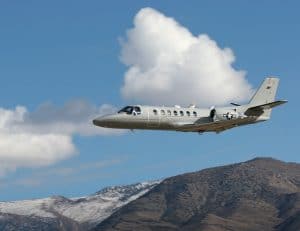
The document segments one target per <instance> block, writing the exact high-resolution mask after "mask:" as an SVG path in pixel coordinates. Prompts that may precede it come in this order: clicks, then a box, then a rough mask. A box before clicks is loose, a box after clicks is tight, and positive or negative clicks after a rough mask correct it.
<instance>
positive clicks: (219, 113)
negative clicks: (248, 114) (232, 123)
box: [210, 108, 243, 121]
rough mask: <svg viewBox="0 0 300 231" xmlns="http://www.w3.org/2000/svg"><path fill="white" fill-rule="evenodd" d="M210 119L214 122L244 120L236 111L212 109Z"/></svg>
mask: <svg viewBox="0 0 300 231" xmlns="http://www.w3.org/2000/svg"><path fill="white" fill-rule="evenodd" d="M210 117H211V118H212V119H213V121H220V120H232V119H238V118H242V117H243V116H242V115H241V114H240V113H238V112H237V111H236V110H235V109H215V108H213V109H211V111H210Z"/></svg>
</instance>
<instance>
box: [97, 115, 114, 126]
mask: <svg viewBox="0 0 300 231" xmlns="http://www.w3.org/2000/svg"><path fill="white" fill-rule="evenodd" d="M112 117H113V116H100V117H97V118H95V119H94V120H93V124H94V125H96V126H99V127H110V126H111V124H112V123H113V118H112Z"/></svg>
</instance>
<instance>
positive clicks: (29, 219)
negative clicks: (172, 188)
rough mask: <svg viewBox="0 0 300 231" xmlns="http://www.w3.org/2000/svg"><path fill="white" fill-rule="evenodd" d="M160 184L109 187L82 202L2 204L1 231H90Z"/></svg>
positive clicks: (47, 200) (57, 199) (53, 199)
mask: <svg viewBox="0 0 300 231" xmlns="http://www.w3.org/2000/svg"><path fill="white" fill-rule="evenodd" d="M158 183H159V181H153V182H144V183H138V184H133V185H128V186H118V187H108V188H105V189H103V190H101V191H99V192H97V193H95V194H93V195H91V196H87V197H81V198H71V199H68V198H65V197H61V196H56V197H51V198H45V199H37V200H25V201H13V202H0V230H3V231H8V230H24V231H25V230H27V231H29V230H30V231H33V230H39V231H40V230H45V231H47V230H51V231H53V230H75V231H76V230H88V229H90V228H92V227H93V226H94V225H96V224H98V223H100V222H101V221H102V220H104V219H105V218H107V217H108V216H109V215H111V214H112V213H113V212H114V211H116V210H117V209H119V208H120V207H122V206H124V205H126V204H127V203H129V202H130V201H132V200H135V199H137V198H138V197H140V196H141V195H143V194H144V193H146V192H147V191H149V190H150V189H151V188H152V187H154V186H155V185H157V184H158Z"/></svg>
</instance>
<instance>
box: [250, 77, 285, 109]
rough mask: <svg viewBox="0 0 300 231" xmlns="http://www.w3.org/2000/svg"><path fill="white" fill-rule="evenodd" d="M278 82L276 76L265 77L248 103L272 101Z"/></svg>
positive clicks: (255, 103)
mask: <svg viewBox="0 0 300 231" xmlns="http://www.w3.org/2000/svg"><path fill="white" fill-rule="evenodd" d="M278 84H279V79H278V78H265V80H264V81H263V83H262V84H261V85H260V87H259V89H258V90H257V91H256V93H255V94H254V96H253V97H252V99H251V100H250V102H249V104H251V105H260V104H265V103H271V102H273V101H274V100H275V95H276V91H277V87H278Z"/></svg>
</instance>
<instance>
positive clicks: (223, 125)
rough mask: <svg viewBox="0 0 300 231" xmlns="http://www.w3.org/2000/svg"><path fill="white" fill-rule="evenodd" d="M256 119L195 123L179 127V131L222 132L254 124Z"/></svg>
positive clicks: (250, 117)
mask: <svg viewBox="0 0 300 231" xmlns="http://www.w3.org/2000/svg"><path fill="white" fill-rule="evenodd" d="M256 119H257V118H256V117H252V116H249V117H245V118H237V119H231V120H219V121H215V122H210V123H194V124H185V125H179V126H178V130H180V131H186V132H202V131H203V132H204V131H215V132H222V131H224V130H227V129H230V128H233V127H236V126H240V125H244V124H249V123H252V122H254V121H255V120H256Z"/></svg>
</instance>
